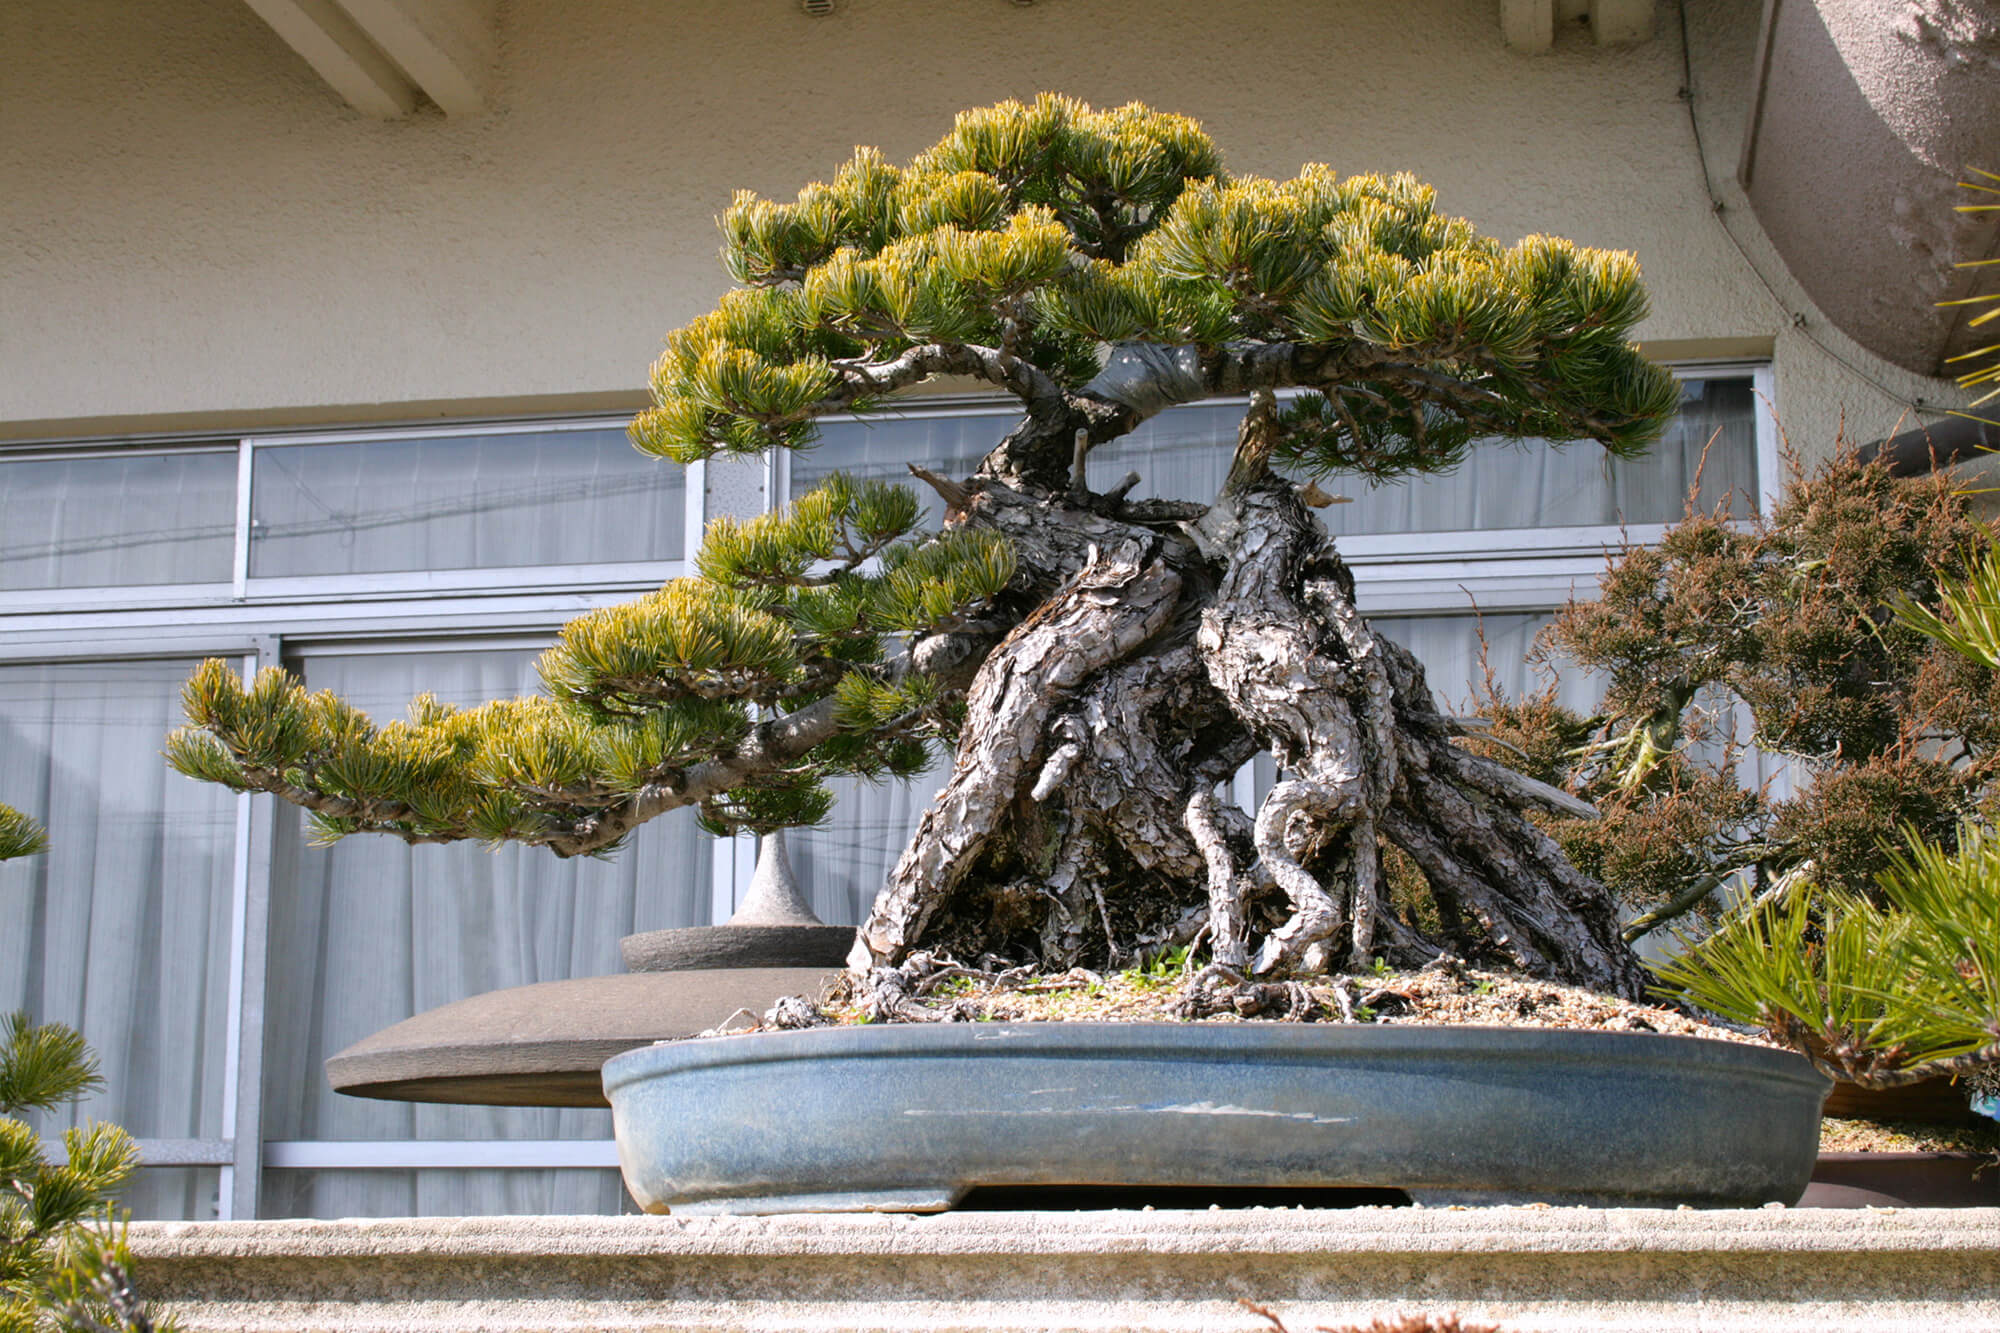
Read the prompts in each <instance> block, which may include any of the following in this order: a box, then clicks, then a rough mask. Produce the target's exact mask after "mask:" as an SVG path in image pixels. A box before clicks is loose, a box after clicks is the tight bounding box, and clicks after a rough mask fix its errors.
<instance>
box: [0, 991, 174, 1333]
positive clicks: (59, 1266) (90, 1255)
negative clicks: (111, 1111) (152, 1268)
mask: <svg viewBox="0 0 2000 1333" xmlns="http://www.w3.org/2000/svg"><path fill="white" fill-rule="evenodd" d="M100 1082H101V1080H100V1079H99V1077H98V1075H97V1061H96V1058H95V1057H94V1056H93V1055H92V1054H91V1053H90V1051H89V1049H88V1048H87V1047H86V1046H85V1045H84V1043H83V1039H82V1038H81V1037H79V1036H78V1035H77V1034H76V1033H75V1032H73V1031H71V1030H70V1029H68V1028H65V1027H63V1026H61V1025H59V1024H54V1023H47V1024H39V1025H38V1024H35V1023H32V1022H30V1021H29V1019H28V1016H27V1015H26V1014H10V1015H7V1016H6V1017H5V1018H0V1333H45V1331H47V1330H56V1329H62V1330H107V1331H108V1333H148V1330H152V1329H156V1328H157V1329H163V1330H164V1329H166V1328H168V1327H169V1325H168V1324H166V1323H156V1322H155V1321H154V1320H153V1319H152V1318H151V1317H150V1316H149V1315H148V1314H147V1312H146V1310H145V1308H144V1306H143V1305H142V1304H141V1302H140V1301H139V1299H138V1296H137V1295H136V1293H135V1292H134V1290H133V1286H132V1280H131V1257H130V1255H129V1254H128V1253H127V1251H126V1249H125V1243H124V1238H123V1234H122V1231H121V1230H120V1227H119V1224H118V1222H117V1219H116V1217H115V1215H114V1212H113V1210H112V1208H111V1206H110V1204H109V1202H108V1200H109V1197H110V1195H111V1193H112V1191H114V1190H115V1189H116V1188H117V1187H118V1186H119V1184H120V1183H121V1182H123V1181H124V1179H125V1178H126V1177H127V1176H129V1175H130V1174H131V1172H132V1169H133V1167H134V1166H136V1165H137V1163H138V1155H139V1154H138V1147H137V1145H136V1144H134V1143H133V1141H132V1139H131V1136H130V1135H128V1134H126V1133H125V1131H124V1130H122V1129H119V1128H118V1127H117V1126H116V1125H106V1124H93V1125H89V1126H86V1127H83V1128H74V1129H69V1130H66V1131H64V1133H63V1149H64V1158H65V1160H64V1161H63V1162H62V1163H61V1164H57V1163H55V1162H52V1161H50V1160H49V1158H48V1157H47V1156H46V1155H45V1154H44V1152H43V1151H42V1142H41V1137H40V1135H38V1134H37V1133H36V1132H35V1130H34V1128H33V1126H31V1125H29V1124H28V1123H27V1121H26V1120H24V1119H22V1118H21V1117H22V1114H23V1113H24V1112H27V1111H46V1110H51V1109H53V1108H55V1107H57V1106H59V1105H61V1104H63V1103H65V1102H69V1101H73V1100H75V1099H76V1098H77V1097H79V1096H82V1095H83V1094H84V1093H86V1092H89V1091H90V1090H91V1089H93V1088H95V1087H97V1086H98V1085H99V1084H100Z"/></svg>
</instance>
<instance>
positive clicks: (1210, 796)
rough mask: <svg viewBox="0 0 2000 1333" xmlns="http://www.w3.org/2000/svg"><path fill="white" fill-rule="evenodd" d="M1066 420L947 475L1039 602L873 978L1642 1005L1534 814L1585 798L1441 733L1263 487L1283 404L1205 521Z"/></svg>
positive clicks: (1570, 809) (1273, 486) (1603, 915)
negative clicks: (1284, 983) (1263, 778)
mask: <svg viewBox="0 0 2000 1333" xmlns="http://www.w3.org/2000/svg"><path fill="white" fill-rule="evenodd" d="M1189 373H1190V375H1192V374H1194V373H1196V371H1192V370H1191V371H1190V372H1189ZM1252 387H1253V388H1255V387H1258V386H1256V385H1253V386H1252ZM1147 405H1148V406H1150V404H1147ZM1141 412H1142V413H1143V408H1142V409H1141ZM1058 418H1061V413H1059V412H1051V413H1050V415H1049V419H1048V420H1046V421H1038V420H1035V419H1033V418H1032V417H1031V419H1030V420H1028V421H1024V422H1023V424H1022V426H1021V427H1020V428H1019V429H1017V430H1016V431H1015V433H1014V434H1013V435H1011V436H1010V437H1009V440H1008V442H1006V443H1005V444H1003V445H1002V447H1001V448H1000V449H998V450H996V451H995V454H994V456H992V457H990V458H989V459H988V462H987V465H986V466H985V467H984V468H983V469H982V475H980V476H977V477H974V478H972V479H970V480H969V481H967V482H965V483H963V484H958V483H945V484H942V485H940V486H939V489H940V492H941V493H945V494H946V495H947V498H948V500H949V502H950V506H951V516H952V520H953V521H955V522H966V523H973V524H979V525H982V526H987V527H991V528H995V529H997V530H999V531H1002V532H1004V533H1006V534H1007V535H1008V536H1009V537H1010V538H1011V539H1012V540H1013V543H1014V546H1015V551H1016V560H1017V565H1018V568H1019V570H1020V573H1019V575H1018V576H1017V582H1016V585H1015V590H1016V595H1017V596H1018V597H1019V598H1020V600H1021V601H1022V603H1023V604H1024V605H1027V606H1031V607H1033V610H1032V611H1031V612H1030V613H1029V614H1027V615H1026V617H1025V618H1024V619H1023V620H1022V621H1021V622H1020V623H1019V625H1018V627H1017V628H1016V629H1015V630H1014V631H1013V633H1012V634H1010V635H1009V636H1008V637H1007V638H1006V639H1005V640H1004V641H1003V642H1002V643H1001V644H1000V645H999V647H997V648H996V649H994V651H993V652H992V654H991V655H990V656H989V657H987V659H986V660H985V662H984V663H983V665H982V666H981V667H980V668H979V672H978V674H977V676H976V678H975V680H974V683H973V685H972V687H971V690H970V694H969V696H968V710H967V716H966V720H965V725H964V730H963V733H962V739H961V741H960V745H959V749H958V753H957V757H956V761H955V764H954V767H953V771H952V775H951V777H950V779H949V781H948V782H947V784H946V786H945V789H944V791H943V792H942V793H940V795H939V796H938V798H937V800H936V801H935V802H934V803H933V805H932V807H931V809H930V810H929V811H928V812H927V813H926V815H925V816H924V819H923V821H922V823H921V824H920V826H919V827H918V830H917V832H916V835H915V837H914V838H913V839H912V841H911V843H910V845H909V847H908V848H907V849H906V850H905V852H904V853H903V856H902V858H901V860H900V861H899V862H898V864H897V866H896V868H895V870H894V871H893V872H892V874H891V875H890V877H889V881H888V883H887V885H886V886H885V888H884V889H883V892H882V894H881V896H880V897H879V898H878V899H877V901H876V904H875V907H874V910H873V912H872V913H871V914H870V916H869V919H868V920H867V921H866V922H865V923H864V924H863V926H862V927H861V930H860V932H859V934H858V936H857V943H856V947H855V951H854V954H853V957H852V960H851V961H852V962H853V963H854V964H855V966H857V967H859V968H867V967H870V966H875V965H880V964H883V963H893V962H895V961H897V960H899V959H901V958H903V957H905V956H906V955H908V954H909V953H910V952H911V951H912V950H916V949H919V948H921V949H925V950H932V951H943V952H947V953H950V954H952V955H954V956H958V957H967V958H976V957H981V956H985V955H998V956H1000V957H1004V958H1008V959H1015V960H1024V961H1032V962H1036V963H1038V964H1039V965H1041V966H1043V967H1046V968H1048V969H1051V970H1056V971H1060V970H1063V969H1066V968H1069V967H1072V966H1077V965H1080V964H1087V965H1091V966H1122V965H1129V964H1130V963H1132V962H1134V961H1137V960H1138V959H1140V958H1142V957H1144V956H1146V955H1147V954H1149V953H1154V952H1157V951H1159V950H1161V949H1164V948H1166V947H1170V946H1172V945H1175V944H1181V943H1188V942H1190V941H1192V940H1194V939H1196V938H1198V937H1205V939H1206V941H1207V944H1208V949H1209V952H1210V955H1211V957H1212V958H1213V959H1214V961H1215V963H1216V964H1217V965H1218V966H1219V968H1220V969H1221V970H1222V971H1226V972H1229V973H1230V974H1232V975H1234V974H1235V973H1236V972H1239V971H1242V972H1248V973H1251V974H1265V975H1269V974H1283V973H1287V972H1315V971H1322V970H1326V969H1329V968H1333V967H1348V968H1352V967H1356V966H1361V965H1365V963H1366V962H1367V961H1368V959H1369V958H1370V957H1371V955H1372V954H1373V953H1375V952H1376V951H1378V950H1379V951H1381V952H1383V953H1385V954H1388V955H1391V956H1393V957H1394V958H1395V959H1396V960H1397V961H1399V962H1406V963H1421V962H1423V961H1425V960H1426V959H1428V958H1430V957H1434V956H1437V955H1438V954H1440V953H1449V952H1466V951H1475V952H1479V951H1483V952H1486V953H1489V954H1493V953H1497V954H1501V955H1504V956H1506V957H1507V958H1510V959H1511V960H1512V961H1513V962H1515V963H1516V964H1517V965H1519V966H1520V967H1522V968H1524V969H1526V970H1528V971H1530V972H1533V973H1537V974H1541V975H1546V976H1550V977H1553V978H1559V979H1562V980H1565V981H1569V982H1572V983H1577V984H1584V985H1589V986H1593V987H1596V988H1599V989H1602V990H1606V991H1610V992H1614V993H1617V994H1621V995H1626V996H1631V997H1638V996H1641V995H1642V994H1643V992H1644V985H1645V974H1644V972H1643V970H1642V968H1641V967H1640V965H1639V963H1638V961H1637V959H1636V958H1635V957H1634V956H1633V954H1632V952H1631V950H1630V948H1629V947H1628V946H1627V944H1626V943H1625V941H1624V940H1623V939H1622V938H1621V937H1620V935H1619V932H1618V921H1617V913H1616V910H1615V908H1614V907H1613V905H1612V903H1611V902H1610V900H1609V898H1608V897H1607V896H1606V894H1605V893H1604V890H1603V889H1602V888H1601V887H1600V886H1599V885H1597V884H1596V883H1595V882H1593V881H1591V880H1590V879H1588V878H1587V877H1585V876H1584V875H1582V874H1580V873H1579V872H1578V871H1577V870H1576V869H1575V868H1574V867H1572V866H1570V865H1569V864H1568V862H1567V861H1566V860H1565V858H1564V857H1563V855H1562V853H1561V851H1560V849H1558V848H1557V846H1556V845H1555V843H1554V842H1552V841H1551V840H1550V839H1549V838H1548V837H1547V836H1546V835H1544V834H1543V833H1541V832H1540V831H1539V830H1538V829H1537V828H1536V827H1535V826H1534V824H1532V823H1531V822H1529V820H1528V819H1526V818H1525V817H1524V812H1525V811H1528V810H1534V809H1538V808H1539V809H1543V810H1555V811H1559V812H1561V813H1563V814H1566V815H1570V816H1574V815H1575V814H1576V813H1577V812H1578V805H1579V803H1578V802H1576V800H1575V798H1573V797H1570V796H1568V795H1567V794H1565V793H1562V792H1558V791H1554V790H1553V789H1550V788H1547V787H1544V786H1542V785H1541V784H1538V783H1534V782H1532V781H1530V780H1528V779H1526V778H1522V777H1520V776H1519V775H1518V774H1514V773H1512V772H1511V771H1510V770H1507V769H1504V768H1502V767H1500V766H1499V765H1496V764H1493V763H1491V762H1490V761H1487V760H1484V759H1481V758H1479V757H1478V756H1476V755H1473V754H1472V753H1470V752H1469V751H1466V750H1464V749H1461V748H1459V747H1458V746H1457V745H1455V744H1454V743H1453V740H1452V738H1453V735H1454V734H1455V728H1454V727H1453V725H1452V723H1451V722H1450V720H1449V719H1447V718H1445V717H1444V716H1442V715H1441V714H1440V712H1439V710H1438V709H1437V707H1436V705H1435V703H1434V701H1433V700H1432V697H1431V694H1430V691H1429V689H1428V687H1427V686H1426V684H1425V682H1424V679H1423V673H1422V670H1421V668H1419V667H1418V666H1417V664H1416V662H1415V661H1414V659H1412V658H1411V657H1410V656H1409V655H1408V654H1407V653H1406V652H1404V651H1403V650H1402V649H1401V648H1398V647H1397V646H1396V645H1395V644H1393V643H1391V642H1389V641H1388V640H1385V639H1382V638H1380V637H1378V636H1377V635H1375V634H1374V632H1373V631H1372V630H1371V629H1370V627H1369V626H1368V624H1367V623H1366V621H1365V620H1364V619H1363V618H1362V616H1361V615H1360V613H1359V612H1358V611H1357V610H1356V608H1355V605H1354V585H1353V580H1352V578H1351V577H1350V576H1349V574H1348V572H1347V570H1346V567H1345V565H1344V564H1343V563H1342V562H1341V560H1340V558H1339V555H1338V554H1337V552H1336V551H1335V549H1334V545H1333V542H1332V539H1331V538H1330V537H1328V536H1327V534H1326V532H1325V531H1324V529H1323V528H1322V527H1321V526H1320V525H1319V523H1318V522H1317V520H1315V519H1314V518H1313V516H1312V514H1311V512H1310V510H1309V509H1308V508H1307V507H1306V505H1305V504H1304V503H1303V502H1302V500H1301V497H1300V495H1299V493H1298V492H1297V490H1296V489H1295V488H1294V487H1293V486H1292V485H1291V484H1290V483H1289V482H1287V481H1285V480H1284V479H1282V478H1280V477H1277V476H1274V475H1272V474H1271V473H1270V472H1269V470H1268V467H1267V465H1266V459H1267V458H1268V456H1269V453H1270V449H1271V446H1272V443H1273V440H1274V436H1273V434H1272V432H1273V431H1274V429H1275V426H1274V419H1273V405H1272V403H1271V401H1270V399H1269V396H1268V394H1263V393H1259V394H1258V395H1257V396H1256V397H1255V398H1254V400H1253V406H1252V409H1251V411H1250V412H1249V413H1248V414H1246V418H1245V424H1244V430H1243V434H1242V439H1241V442H1240V444H1239V447H1238V452H1237V457H1236V460H1235V464H1234V466H1233V468H1232V471H1231V479H1230V482H1229V484H1228V486H1227V487H1226V488H1225V490H1224V492H1223V494H1222V495H1221V496H1219V497H1218V498H1217V500H1216V502H1215V503H1214V504H1213V505H1212V506H1205V507H1204V506H1193V505H1176V504H1161V503H1159V502H1151V503H1142V504H1128V503H1125V502H1123V501H1122V500H1121V499H1119V498H1117V497H1102V496H1091V495H1089V494H1087V493H1086V492H1084V491H1082V490H1081V488H1080V487H1079V486H1077V485H1076V484H1075V483H1074V481H1073V478H1072V476H1071V475H1070V473H1071V467H1072V462H1071V460H1073V459H1074V458H1075V457H1076V456H1077V455H1079V454H1080V453H1081V450H1080V449H1078V448H1077V442H1076V441H1075V439H1074V438H1068V439H1065V438H1064V432H1065V431H1067V432H1068V433H1069V434H1070V435H1071V436H1072V437H1073V436H1074V434H1075V432H1076V431H1078V430H1087V429H1089V423H1087V422H1079V421H1078V420H1077V419H1076V418H1074V417H1073V416H1072V417H1069V418H1066V419H1058ZM1058 459H1061V460H1062V462H1061V463H1060V464H1058V462H1057V461H1056V460H1058ZM1258 750H1268V751H1270V752H1271V753H1272V754H1273V755H1274V756H1276V758H1277V760H1278V763H1279V765H1280V767H1281V770H1282V776H1281V780H1280V781H1279V782H1278V783H1277V784H1276V785H1275V786H1274V787H1273V788H1272V790H1271V791H1270V792H1269V793H1268V794H1267V795H1266V796H1265V798H1264V799H1263V801H1262V803H1261V805H1260V806H1259V808H1258V809H1257V810H1255V811H1244V810H1241V809H1238V808H1237V807H1236V806H1235V805H1234V803H1233V802H1232V801H1230V800H1229V799H1227V798H1226V797H1225V796H1224V795H1223V794H1221V791H1219V790H1218V789H1219V788H1221V790H1222V791H1226V790H1227V788H1226V787H1223V786H1222V784H1224V783H1226V781H1227V779H1228V778H1229V777H1230V775H1231V774H1232V773H1233V772H1234V771H1235V770H1236V768H1237V767H1239V766H1240V765H1241V764H1242V763H1243V762H1245V761H1246V760H1247V759H1248V758H1249V757H1251V756H1252V755H1254V754H1255V753H1256V752H1257V751H1258ZM1384 843H1387V844H1393V845H1394V846H1396V847H1399V848H1401V849H1402V850H1403V851H1404V852H1406V853H1408V855H1409V857H1410V858H1411V859H1412V860H1413V861H1414V862H1415V863H1416V865H1417V866H1419V867H1420V868H1421V870H1422V872H1423V875H1424V878H1425V880H1426V881H1427V889H1428V892H1429V894H1430V895H1431V896H1432V897H1433V898H1434V900H1435V903H1436V907H1437V916H1438V918H1439V920H1441V921H1442V922H1444V923H1445V929H1444V930H1443V931H1442V932H1435V933H1437V934H1438V936H1439V937H1438V938H1429V937H1427V936H1426V935H1425V933H1424V932H1423V931H1422V930H1420V929H1418V927H1417V926H1416V925H1414V924H1412V922H1410V921H1407V920H1404V919H1402V918H1399V917H1398V916H1396V915H1395V914H1394V913H1393V912H1392V911H1391V910H1390V908H1389V906H1388V905H1387V904H1386V902H1385V898H1386V894H1385V893H1384V891H1383V888H1382V883H1381V879H1382V870H1381V863H1380V855H1379V851H1380V847H1381V845H1383V844H1384Z"/></svg>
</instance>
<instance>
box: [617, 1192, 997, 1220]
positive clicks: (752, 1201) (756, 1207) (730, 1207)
mask: <svg viewBox="0 0 2000 1333" xmlns="http://www.w3.org/2000/svg"><path fill="white" fill-rule="evenodd" d="M964 1193H965V1187H964V1186H963V1185H951V1186H935V1187H928V1188H922V1189H903V1190H864V1191H856V1192H854V1193H845V1194H842V1193H834V1194H743V1195H737V1196H735V1197H732V1198H727V1199H693V1200H689V1201H687V1202H685V1203H674V1204H671V1205H669V1206H667V1207H664V1208H648V1209H647V1210H646V1211H647V1212H663V1213H671V1214H672V1215H673V1216H675V1217H762V1216H765V1215H767V1214H770V1213H942V1212H945V1211H946V1210H948V1209H949V1208H950V1207H951V1206H952V1205H953V1204H955V1203H957V1202H958V1200H959V1198H960V1197H961V1196H963V1195H964Z"/></svg>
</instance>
